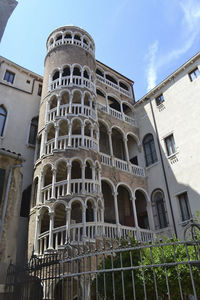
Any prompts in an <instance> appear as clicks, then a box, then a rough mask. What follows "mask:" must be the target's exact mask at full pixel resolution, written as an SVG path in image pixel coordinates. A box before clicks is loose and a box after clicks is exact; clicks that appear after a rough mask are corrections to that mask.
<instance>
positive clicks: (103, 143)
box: [99, 122, 110, 155]
mask: <svg viewBox="0 0 200 300" xmlns="http://www.w3.org/2000/svg"><path fill="white" fill-rule="evenodd" d="M99 132H100V134H99V150H100V152H102V153H105V154H108V155H110V145H109V135H108V131H107V128H106V126H105V125H104V124H103V123H101V122H99Z"/></svg>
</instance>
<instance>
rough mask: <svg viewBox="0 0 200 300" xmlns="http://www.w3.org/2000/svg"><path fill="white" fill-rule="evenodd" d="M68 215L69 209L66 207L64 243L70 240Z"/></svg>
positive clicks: (69, 213) (69, 214)
mask: <svg viewBox="0 0 200 300" xmlns="http://www.w3.org/2000/svg"><path fill="white" fill-rule="evenodd" d="M70 216H71V209H70V208H66V238H65V244H67V243H68V242H70Z"/></svg>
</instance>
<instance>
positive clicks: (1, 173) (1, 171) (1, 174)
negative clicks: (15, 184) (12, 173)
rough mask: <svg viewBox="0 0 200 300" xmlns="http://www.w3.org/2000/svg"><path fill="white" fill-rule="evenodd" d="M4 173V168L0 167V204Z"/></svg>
mask: <svg viewBox="0 0 200 300" xmlns="http://www.w3.org/2000/svg"><path fill="white" fill-rule="evenodd" d="M5 174H6V170H5V169H0V204H1V200H2V195H3V188H4V181H5Z"/></svg>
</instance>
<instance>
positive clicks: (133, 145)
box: [126, 132, 140, 165]
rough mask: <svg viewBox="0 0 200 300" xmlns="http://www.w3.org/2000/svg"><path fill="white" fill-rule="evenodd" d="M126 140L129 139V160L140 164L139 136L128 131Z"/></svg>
mask: <svg viewBox="0 0 200 300" xmlns="http://www.w3.org/2000/svg"><path fill="white" fill-rule="evenodd" d="M126 141H127V148H128V154H129V161H130V162H131V163H132V164H134V165H139V163H138V155H139V150H140V149H139V147H138V146H139V145H140V142H139V139H138V137H137V136H136V135H135V134H133V133H131V132H128V133H127V135H126Z"/></svg>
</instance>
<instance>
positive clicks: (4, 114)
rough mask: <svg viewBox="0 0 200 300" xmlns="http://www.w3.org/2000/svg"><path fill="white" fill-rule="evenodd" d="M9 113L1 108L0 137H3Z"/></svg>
mask: <svg viewBox="0 0 200 300" xmlns="http://www.w3.org/2000/svg"><path fill="white" fill-rule="evenodd" d="M6 117H7V111H6V110H5V108H4V107H3V106H0V136H2V135H3V131H4V127H5V123H6Z"/></svg>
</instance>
